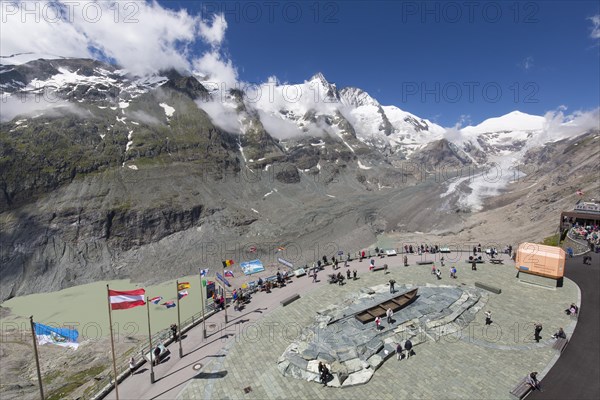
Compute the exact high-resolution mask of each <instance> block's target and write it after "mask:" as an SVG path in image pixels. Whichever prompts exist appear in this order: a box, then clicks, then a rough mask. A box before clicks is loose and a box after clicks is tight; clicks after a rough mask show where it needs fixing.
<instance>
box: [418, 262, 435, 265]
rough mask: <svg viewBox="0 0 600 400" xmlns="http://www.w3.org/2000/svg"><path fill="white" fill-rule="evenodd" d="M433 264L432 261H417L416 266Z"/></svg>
mask: <svg viewBox="0 0 600 400" xmlns="http://www.w3.org/2000/svg"><path fill="white" fill-rule="evenodd" d="M428 264H433V261H417V265H428Z"/></svg>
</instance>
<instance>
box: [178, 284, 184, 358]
mask: <svg viewBox="0 0 600 400" xmlns="http://www.w3.org/2000/svg"><path fill="white" fill-rule="evenodd" d="M177 326H178V328H177V329H178V330H179V335H178V336H179V358H183V347H181V311H179V280H177Z"/></svg>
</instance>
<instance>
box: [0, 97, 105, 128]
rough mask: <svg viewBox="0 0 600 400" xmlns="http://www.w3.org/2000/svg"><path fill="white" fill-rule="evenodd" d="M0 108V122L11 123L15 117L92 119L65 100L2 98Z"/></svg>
mask: <svg viewBox="0 0 600 400" xmlns="http://www.w3.org/2000/svg"><path fill="white" fill-rule="evenodd" d="M1 101H2V107H1V108H0V121H1V122H7V121H12V120H13V119H14V118H15V117H17V116H22V117H37V116H41V115H43V116H45V117H51V118H55V117H60V116H64V115H67V114H75V115H77V116H79V117H81V118H89V117H92V116H93V114H92V113H91V112H89V111H87V110H85V109H82V108H80V107H77V105H75V104H73V103H69V102H68V101H66V100H59V99H54V101H49V100H47V99H46V98H45V97H44V96H3V97H2V100H1Z"/></svg>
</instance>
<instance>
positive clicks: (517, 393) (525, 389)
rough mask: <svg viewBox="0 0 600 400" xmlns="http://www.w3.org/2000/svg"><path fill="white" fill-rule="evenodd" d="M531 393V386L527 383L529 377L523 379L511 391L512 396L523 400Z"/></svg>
mask: <svg viewBox="0 0 600 400" xmlns="http://www.w3.org/2000/svg"><path fill="white" fill-rule="evenodd" d="M529 392H531V386H529V384H528V383H527V377H525V378H523V379H521V381H520V382H519V384H518V385H517V386H515V387H514V388H513V389H512V390H511V391H510V394H512V395H513V396H514V397H515V398H517V399H519V400H521V399H522V398H524V397H525V396H527V395H528V394H529Z"/></svg>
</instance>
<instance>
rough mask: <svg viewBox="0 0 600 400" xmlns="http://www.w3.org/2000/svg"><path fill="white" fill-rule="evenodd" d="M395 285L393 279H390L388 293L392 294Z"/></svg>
mask: <svg viewBox="0 0 600 400" xmlns="http://www.w3.org/2000/svg"><path fill="white" fill-rule="evenodd" d="M395 284H396V281H395V280H393V279H390V293H394V292H395V291H396V290H394V285H395Z"/></svg>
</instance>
